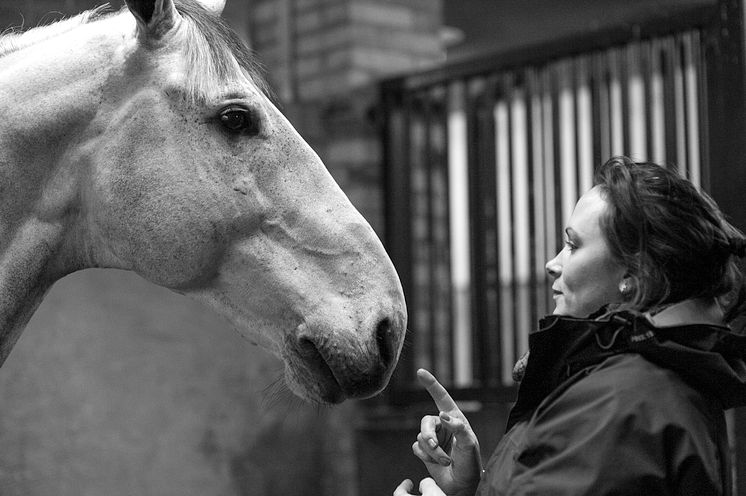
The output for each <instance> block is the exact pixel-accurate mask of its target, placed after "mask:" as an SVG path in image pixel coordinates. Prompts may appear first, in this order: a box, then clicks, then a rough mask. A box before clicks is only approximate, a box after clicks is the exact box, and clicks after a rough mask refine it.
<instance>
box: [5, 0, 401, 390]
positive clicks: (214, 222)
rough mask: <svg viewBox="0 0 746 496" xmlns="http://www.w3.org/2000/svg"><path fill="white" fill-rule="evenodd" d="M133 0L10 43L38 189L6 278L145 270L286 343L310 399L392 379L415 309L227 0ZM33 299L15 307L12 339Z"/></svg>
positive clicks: (21, 216) (272, 341)
mask: <svg viewBox="0 0 746 496" xmlns="http://www.w3.org/2000/svg"><path fill="white" fill-rule="evenodd" d="M126 4H127V8H126V9H123V10H122V11H121V12H119V13H115V14H111V15H105V16H102V18H101V19H98V20H95V21H90V22H87V23H84V24H81V25H79V26H77V27H75V28H74V29H69V30H62V29H61V28H60V31H62V32H60V33H55V34H53V35H50V37H49V38H48V39H45V40H40V41H34V42H33V43H29V44H28V45H29V46H24V47H22V48H19V49H16V50H12V51H11V52H10V53H7V54H6V55H0V56H2V57H3V58H4V59H5V60H4V61H3V67H4V69H0V72H3V74H2V77H3V79H4V80H5V81H8V83H0V109H2V110H3V112H4V115H5V113H6V112H5V111H6V110H9V109H11V108H12V109H13V112H14V113H13V116H14V117H13V119H12V120H13V122H12V123H10V124H8V125H5V126H3V125H2V124H0V126H2V127H0V131H2V133H1V134H0V145H3V146H0V149H4V150H5V152H0V171H2V172H0V174H3V175H5V177H2V178H1V179H3V182H5V179H13V180H16V185H17V187H18V188H19V189H25V192H24V191H20V192H19V193H18V194H17V195H9V196H8V195H5V196H6V199H7V200H9V201H5V202H4V203H3V205H2V206H0V208H1V209H2V210H0V214H2V215H3V216H2V217H0V219H1V220H0V222H2V224H0V228H2V229H3V230H4V231H5V234H6V235H5V238H3V239H6V240H8V239H12V240H14V242H6V243H4V244H3V249H4V253H3V256H4V258H3V259H2V262H0V263H2V264H3V265H0V268H1V269H2V271H3V274H4V275H2V277H1V278H0V292H4V293H7V294H9V293H10V292H11V290H12V289H13V288H14V284H15V285H16V287H15V292H16V294H18V295H21V296H22V295H31V296H34V298H30V300H34V299H36V300H38V299H40V298H41V295H43V292H44V291H45V290H46V289H47V288H48V286H49V285H51V283H52V282H53V281H54V280H56V279H57V278H59V277H61V276H63V275H65V274H66V273H69V272H72V271H74V270H78V269H82V268H86V267H113V268H120V269H127V270H133V271H135V272H137V273H138V274H140V275H141V276H142V277H144V278H145V279H147V280H149V281H151V282H153V283H155V284H158V285H161V286H165V287H167V288H170V289H172V290H174V291H177V292H179V293H182V294H184V295H187V296H189V297H193V298H196V299H197V300H199V301H201V302H204V303H206V304H208V305H209V306H211V307H213V308H215V309H216V310H217V311H218V312H219V313H221V314H222V315H224V316H226V317H227V318H228V319H229V320H230V321H231V322H232V323H233V324H234V325H235V327H236V328H237V329H238V330H239V332H240V333H241V334H243V335H244V336H245V337H247V338H248V339H249V340H251V341H253V342H255V343H257V344H259V345H260V346H262V347H264V348H266V349H268V350H270V351H271V352H273V353H275V354H276V355H278V356H280V357H281V358H282V359H283V361H284V363H285V376H286V380H287V383H288V384H289V386H290V388H291V389H292V390H293V391H294V392H295V393H296V394H298V395H299V396H301V397H303V398H306V399H308V400H311V401H318V402H327V403H336V402H340V401H342V400H344V399H346V398H360V397H367V396H370V395H373V394H376V393H377V392H378V391H380V390H381V389H382V388H383V387H384V386H385V385H386V383H387V381H388V379H389V378H390V375H391V373H392V370H393V368H394V366H395V364H396V362H397V359H398V356H399V353H400V350H401V345H402V342H403V336H404V332H405V327H406V309H405V303H404V298H403V294H402V289H401V285H400V283H399V280H398V277H397V275H396V272H395V270H394V267H393V265H392V263H391V261H390V260H389V258H388V256H387V255H386V253H385V251H384V249H383V247H382V245H381V243H380V241H379V239H378V238H377V236H376V235H375V233H374V231H373V230H372V228H371V227H370V226H369V225H368V223H367V222H366V221H365V220H364V219H363V218H362V216H361V215H360V214H359V213H358V212H357V211H356V210H355V208H354V207H353V206H352V205H351V203H350V202H349V200H348V199H347V198H346V196H345V195H344V194H343V192H342V191H341V190H340V188H339V187H338V186H337V185H336V183H335V182H334V181H333V179H332V178H331V176H330V174H329V173H328V171H327V170H326V168H325V167H324V164H323V163H322V162H321V160H320V159H319V158H318V156H317V155H316V154H315V153H314V152H313V151H312V150H311V148H310V147H309V145H308V144H307V143H305V142H304V140H303V139H302V138H301V137H300V136H299V135H298V133H297V132H296V131H295V130H294V128H293V127H292V126H291V125H290V124H289V123H288V121H287V120H286V119H285V118H284V116H283V115H282V114H281V113H280V112H279V111H278V110H277V108H276V107H275V106H274V105H273V104H272V101H271V99H270V98H269V96H268V90H267V89H266V87H265V85H264V83H262V80H261V75H260V72H259V71H258V70H257V66H256V64H255V62H254V61H253V60H252V56H251V54H250V53H249V51H248V50H247V48H246V47H245V46H244V45H243V43H242V42H241V41H240V40H239V39H238V37H237V36H236V35H235V34H234V33H233V32H232V31H231V30H230V29H229V28H228V27H227V26H226V25H225V24H224V23H223V21H221V20H220V18H219V12H220V10H221V9H222V2H220V1H217V2H215V1H213V2H209V3H208V2H207V1H206V0H205V3H204V4H202V3H199V2H197V1H195V0H155V1H154V0H149V1H145V0H127V1H126ZM41 29H46V28H41ZM19 43H20V45H23V39H20V40H19ZM0 47H1V45H0ZM32 104H33V105H32ZM24 148H25V150H24ZM29 149H30V151H29ZM14 176H18V177H17V178H16V177H14ZM7 233H10V234H11V235H10V236H8V235H7ZM14 246H15V248H14ZM19 247H20V248H19ZM40 247H43V250H42V252H39V249H40ZM29 249H33V250H36V251H35V255H29V254H27V253H26V252H25V251H24V250H26V251H28V250H29ZM9 253H10V254H11V255H12V254H13V253H17V254H19V255H18V256H17V257H15V258H14V257H12V256H10V255H8V254H9ZM13 260H15V262H14V261H13ZM21 270H23V271H24V272H25V273H26V274H29V276H28V277H30V278H31V279H32V280H33V282H29V283H20V285H21V287H22V290H21V291H19V290H18V287H17V286H18V284H19V282H18V277H19V275H18V273H19V271H21ZM7 275H12V276H13V277H6V276H7ZM27 301H29V300H28V299H27ZM37 304H38V303H37ZM30 312H31V311H29V310H22V311H18V310H16V311H11V310H6V311H5V312H4V313H2V314H0V317H2V320H0V324H3V326H4V327H5V328H6V330H5V331H4V333H5V334H6V336H3V338H4V340H5V341H9V342H10V343H11V345H12V342H13V341H14V340H15V339H16V338H17V334H18V332H20V331H18V330H17V328H19V326H20V327H22V325H23V324H25V320H27V319H28V316H30ZM24 319H25V320H24ZM10 328H15V329H16V330H15V331H13V332H10V331H8V330H7V329H10ZM11 334H12V336H11ZM9 346H10V345H8V344H6V345H5V346H4V348H3V350H4V353H3V356H2V358H5V356H6V355H7V352H8V351H9ZM216 359H219V358H218V357H216Z"/></svg>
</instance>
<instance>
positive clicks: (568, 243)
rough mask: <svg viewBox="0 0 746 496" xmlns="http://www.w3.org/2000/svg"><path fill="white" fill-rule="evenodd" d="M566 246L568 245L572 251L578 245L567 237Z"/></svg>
mask: <svg viewBox="0 0 746 496" xmlns="http://www.w3.org/2000/svg"><path fill="white" fill-rule="evenodd" d="M565 247H567V249H568V250H570V251H574V250H575V249H576V248H577V247H578V246H577V245H576V244H575V243H573V242H572V241H570V240H569V239H566V240H565Z"/></svg>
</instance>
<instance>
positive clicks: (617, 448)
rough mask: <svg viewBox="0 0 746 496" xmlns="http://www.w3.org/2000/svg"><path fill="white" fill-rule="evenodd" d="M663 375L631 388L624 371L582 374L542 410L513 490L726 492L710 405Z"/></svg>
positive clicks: (703, 495) (518, 463)
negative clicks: (607, 374)
mask: <svg viewBox="0 0 746 496" xmlns="http://www.w3.org/2000/svg"><path fill="white" fill-rule="evenodd" d="M594 375H595V374H594ZM588 379H590V377H589V378H588ZM648 379H650V378H648ZM658 379H665V380H662V381H661V382H658V383H657V384H656V383H651V384H642V385H640V384H639V383H634V381H633V384H632V385H633V386H635V387H629V388H625V387H624V384H622V387H619V384H618V382H619V381H620V377H619V376H616V377H608V378H605V377H603V376H600V377H594V378H593V380H592V381H587V382H586V381H585V380H582V381H580V382H578V383H577V384H575V385H574V386H572V387H571V388H569V389H568V390H566V391H565V392H564V393H563V394H562V395H561V396H560V397H558V398H556V400H555V401H553V402H552V403H551V404H550V405H549V406H548V407H546V408H545V409H544V410H542V411H538V412H537V413H536V415H535V417H534V419H533V422H532V423H533V426H532V428H531V429H529V430H528V431H527V436H526V444H525V445H524V447H523V448H522V449H521V450H520V451H519V452H518V453H517V455H516V459H515V464H514V466H513V468H512V474H511V475H510V477H509V484H508V491H507V494H509V495H515V496H518V495H529V494H531V495H544V494H552V495H574V496H577V495H595V496H598V495H616V496H626V495H629V496H632V495H646V494H651V495H652V494H655V495H667V494H671V495H673V494H675V495H684V496H688V495H691V496H694V495H699V496H708V495H721V494H723V488H722V486H723V484H722V481H721V478H722V477H721V460H720V457H719V452H718V445H717V439H718V436H717V432H716V429H717V427H716V424H717V422H713V419H712V418H711V417H710V412H711V407H708V406H707V405H706V404H704V403H706V402H704V401H703V398H702V397H701V396H699V395H698V393H696V392H694V391H693V390H691V389H688V388H687V387H686V386H684V385H682V384H678V383H677V384H674V385H673V386H672V383H671V381H670V380H669V379H671V378H670V377H662V378H661V377H659V378H658ZM674 379H675V378H674ZM607 380H608V381H609V383H607ZM622 380H623V379H622ZM612 381H617V384H613V383H612ZM674 382H675V381H674ZM583 383H585V384H583ZM680 386H682V387H680ZM700 403H702V404H700ZM708 408H709V410H708ZM721 414H722V412H721Z"/></svg>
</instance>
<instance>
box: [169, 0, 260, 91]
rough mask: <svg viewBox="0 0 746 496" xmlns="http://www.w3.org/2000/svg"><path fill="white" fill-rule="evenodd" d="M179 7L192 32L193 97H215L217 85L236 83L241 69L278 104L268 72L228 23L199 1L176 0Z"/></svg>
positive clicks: (190, 70) (189, 63)
mask: <svg viewBox="0 0 746 496" xmlns="http://www.w3.org/2000/svg"><path fill="white" fill-rule="evenodd" d="M175 3H176V9H177V11H178V12H179V14H181V16H182V17H183V18H185V19H186V21H187V23H188V25H189V27H190V28H191V29H189V30H188V33H189V34H188V40H187V54H188V59H189V60H188V61H187V71H188V83H189V88H188V89H189V91H188V93H189V95H190V97H192V98H195V99H198V100H203V99H206V98H207V97H208V96H209V95H210V94H211V93H214V89H215V87H216V86H217V84H216V82H220V83H225V82H226V81H231V80H235V79H236V77H237V76H238V74H237V73H236V69H237V68H238V69H239V70H241V71H243V72H245V76H247V77H248V78H249V79H250V80H251V81H252V82H253V84H254V85H256V87H257V88H258V89H259V90H260V91H261V92H262V93H263V94H264V95H265V96H267V97H268V98H270V99H271V100H274V97H273V95H272V92H271V90H270V87H269V85H268V84H267V82H266V79H265V76H264V69H263V68H262V66H261V65H260V64H259V62H258V61H257V60H256V58H255V57H254V54H253V53H252V52H251V50H250V49H249V48H248V47H247V46H246V45H245V44H244V42H243V41H242V40H241V39H240V38H239V37H238V35H237V34H236V33H235V32H234V31H233V30H232V29H231V28H230V27H229V26H228V25H227V24H226V23H225V21H223V20H222V19H221V18H220V17H219V16H216V15H214V14H213V13H211V12H209V11H208V10H206V9H205V8H204V7H203V6H202V5H201V4H200V3H199V2H197V1H196V0H176V2H175Z"/></svg>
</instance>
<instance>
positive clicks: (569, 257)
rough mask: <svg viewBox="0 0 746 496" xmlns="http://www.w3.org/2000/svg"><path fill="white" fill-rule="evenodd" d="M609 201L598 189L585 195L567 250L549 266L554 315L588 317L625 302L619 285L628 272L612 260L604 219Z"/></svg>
mask: <svg viewBox="0 0 746 496" xmlns="http://www.w3.org/2000/svg"><path fill="white" fill-rule="evenodd" d="M606 206H607V203H606V200H604V199H603V198H602V197H601V194H600V191H599V190H598V188H593V189H591V190H590V191H588V192H587V193H586V194H584V195H583V196H582V197H581V198H580V200H578V203H577V204H576V205H575V210H573V213H572V215H571V216H570V221H569V222H568V224H567V227H566V228H565V246H564V248H563V249H562V251H560V252H559V253H558V254H557V256H556V257H554V258H553V259H552V260H550V261H549V262H547V265H546V269H547V272H548V273H549V275H550V276H552V277H553V278H554V283H553V284H552V291H553V293H554V301H555V304H556V305H557V306H556V308H555V309H554V313H555V314H558V315H569V316H573V317H587V316H588V315H590V314H591V313H593V312H595V311H596V310H598V309H599V308H601V307H602V306H604V305H607V304H609V303H614V302H617V301H620V300H621V297H622V295H621V293H620V292H619V284H620V283H621V282H622V279H623V278H624V275H625V273H626V270H625V268H624V267H623V266H622V265H621V264H620V263H618V262H616V261H614V260H613V259H612V257H611V251H610V250H609V246H608V244H607V241H606V238H605V237H604V235H603V233H602V232H601V223H600V219H601V216H602V214H603V213H604V212H605V210H606Z"/></svg>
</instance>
